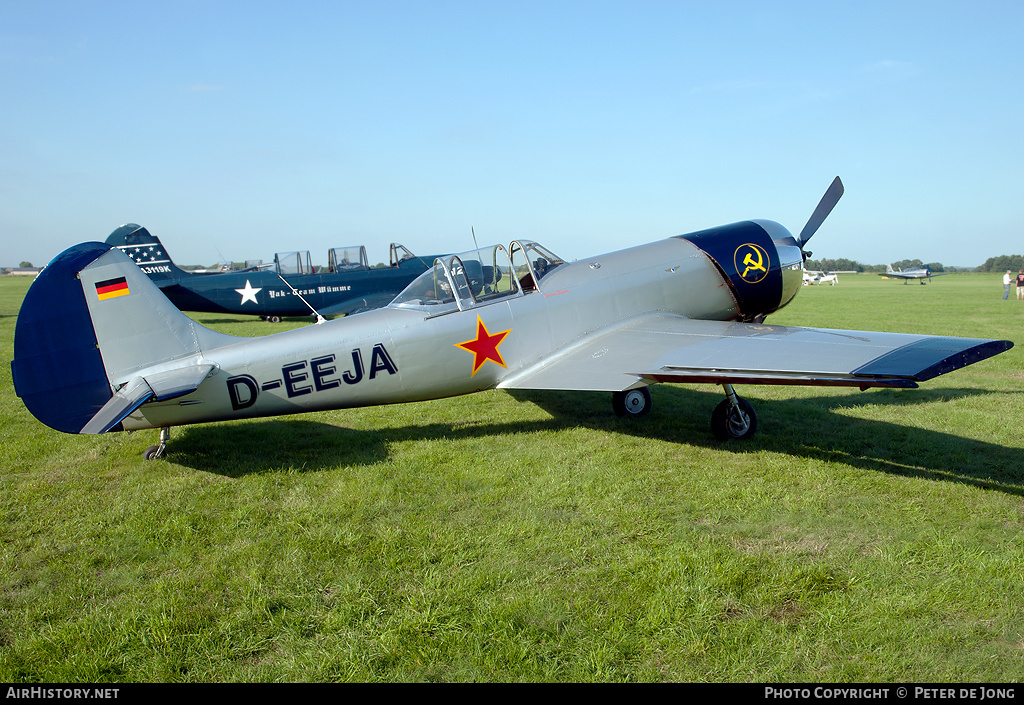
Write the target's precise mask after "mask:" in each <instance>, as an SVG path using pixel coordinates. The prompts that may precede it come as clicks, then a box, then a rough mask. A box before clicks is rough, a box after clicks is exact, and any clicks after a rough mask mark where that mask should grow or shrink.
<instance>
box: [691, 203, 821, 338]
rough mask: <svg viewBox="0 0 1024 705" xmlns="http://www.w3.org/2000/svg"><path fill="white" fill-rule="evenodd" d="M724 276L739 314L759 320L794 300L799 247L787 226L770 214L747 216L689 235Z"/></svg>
mask: <svg viewBox="0 0 1024 705" xmlns="http://www.w3.org/2000/svg"><path fill="white" fill-rule="evenodd" d="M677 237H679V238H681V239H683V240H688V241H690V242H691V243H693V244H694V245H696V246H697V247H698V248H700V250H701V251H702V252H704V254H706V255H707V256H708V257H709V258H710V259H711V261H712V262H714V264H715V266H716V267H717V268H718V270H719V272H720V273H721V275H722V278H723V279H725V281H726V282H728V284H729V286H730V288H731V289H732V292H733V295H734V296H735V297H736V302H737V304H738V306H739V314H738V315H737V319H738V320H741V321H755V320H757V321H760V320H763V319H764V317H765V316H767V315H768V314H769V313H773V312H775V311H778V310H779V309H780V308H782V307H783V306H785V305H786V304H788V303H789V302H790V301H792V299H793V297H794V296H796V292H797V291H799V290H800V285H801V283H802V282H803V273H802V264H803V253H802V252H801V250H800V247H799V245H797V242H796V239H795V238H794V237H793V236H792V235H791V234H790V232H789V231H788V230H786V228H784V227H783V226H781V225H779V224H778V223H776V222H774V221H771V220H746V221H743V222H739V223H733V224H731V225H721V226H719V227H716V228H710V229H708V230H701V231H699V232H695V233H689V234H687V235H679V236H677Z"/></svg>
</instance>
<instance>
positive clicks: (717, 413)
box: [711, 397, 757, 441]
mask: <svg viewBox="0 0 1024 705" xmlns="http://www.w3.org/2000/svg"><path fill="white" fill-rule="evenodd" d="M711 430H712V431H713V432H714V434H715V438H717V439H718V440H720V441H728V440H731V439H737V440H745V439H747V438H750V437H751V436H753V435H754V431H756V430H757V414H755V413H754V407H753V406H751V404H750V402H749V401H747V400H746V399H743V398H741V397H736V403H733V402H732V400H730V399H723V400H722V402H721V403H720V404H719V405H718V406H716V407H715V410H714V411H713V412H712V413H711Z"/></svg>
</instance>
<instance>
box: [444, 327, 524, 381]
mask: <svg viewBox="0 0 1024 705" xmlns="http://www.w3.org/2000/svg"><path fill="white" fill-rule="evenodd" d="M511 332H512V329H511V328H509V329H508V330H503V331H502V332H500V333H495V334H494V335H491V334H490V333H488V332H487V326H485V325H484V322H483V321H482V320H480V316H477V317H476V339H475V340H467V341H466V342H464V343H455V347H457V348H462V349H463V350H468V351H469V352H471V353H473V374H471V375H470V377H473V376H475V375H476V373H477V370H479V369H480V368H481V367H482V366H483V364H484V363H485V362H487V361H488V360H490V361H491V362H494V363H497V364H499V365H501V366H502V367H504V368H505V369H508V365H506V364H505V360H503V359H502V357H501V353H500V352H498V346H499V345H501V341H503V340H504V339H505V336H506V335H508V334H509V333H511Z"/></svg>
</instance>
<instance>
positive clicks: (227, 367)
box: [12, 177, 1013, 459]
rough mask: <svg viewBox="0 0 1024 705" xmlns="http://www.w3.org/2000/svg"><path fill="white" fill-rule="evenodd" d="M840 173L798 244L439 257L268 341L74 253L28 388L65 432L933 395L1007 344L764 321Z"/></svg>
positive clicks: (62, 273)
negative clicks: (587, 403) (750, 398)
mask: <svg viewBox="0 0 1024 705" xmlns="http://www.w3.org/2000/svg"><path fill="white" fill-rule="evenodd" d="M842 192H843V186H842V182H841V181H840V180H839V178H838V177H837V178H836V180H835V181H834V182H833V183H832V185H831V186H830V187H829V189H828V190H827V191H826V193H825V195H824V197H823V198H822V200H821V202H820V203H819V204H818V207H817V208H816V209H815V211H814V213H813V214H812V216H811V218H810V220H809V221H808V223H807V225H806V226H805V227H804V229H803V230H802V231H801V233H800V235H799V236H798V237H793V236H792V235H791V234H790V233H789V231H788V230H786V229H785V228H784V227H783V226H781V225H779V224H778V223H775V222H772V221H767V220H751V221H744V222H739V223H734V224H731V225H724V226H720V227H715V228H711V229H709V230H702V231H699V232H694V233H690V234H688V235H680V236H676V237H669V238H667V239H664V240H660V241H657V242H653V243H650V244H646V245H640V246H637V247H631V248H629V249H624V250H620V251H618V252H612V253H610V254H605V255H600V256H597V257H589V258H587V259H583V260H579V261H576V262H572V263H567V262H564V261H563V260H561V259H560V258H558V257H557V256H555V255H554V254H552V253H551V252H550V251H549V250H547V249H545V248H544V247H542V246H541V245H539V244H537V243H535V242H530V241H515V242H512V243H511V244H510V246H509V248H508V249H507V250H506V249H505V248H504V247H502V246H501V245H495V246H492V247H486V248H482V249H478V250H474V251H471V252H468V253H464V254H458V255H449V256H446V257H443V258H439V259H437V260H436V261H435V262H434V264H433V266H432V267H431V268H430V269H428V270H426V271H425V272H423V273H422V274H421V275H420V276H419V277H417V278H416V280H415V281H413V282H412V283H411V284H410V285H409V286H408V287H407V288H406V289H405V290H404V291H403V292H402V293H401V294H399V295H398V296H397V297H396V298H395V299H394V301H392V302H391V303H390V304H388V305H387V306H386V307H384V308H379V309H376V310H372V311H367V312H365V313H360V314H357V315H354V316H348V317H345V318H341V319H335V320H332V321H327V322H323V323H318V324H316V325H309V326H305V327H303V328H299V329H296V330H290V331H286V332H282V333H277V334H274V335H268V336H265V337H259V338H240V337H234V336H230V335H225V334H222V333H218V332H214V331H212V330H210V329H208V328H205V327H203V326H201V325H199V324H197V323H196V322H194V321H192V320H191V319H189V318H188V317H186V316H185V315H184V314H182V313H180V312H179V311H178V310H177V309H176V308H174V306H173V305H172V304H171V303H170V302H169V301H168V300H167V298H166V297H165V296H163V295H162V294H161V293H160V290H159V289H158V288H157V287H156V286H154V285H153V283H152V282H151V281H150V280H149V279H148V278H147V277H146V275H145V274H143V273H142V272H141V271H140V270H139V268H138V267H137V266H136V265H135V264H134V263H133V262H132V260H130V259H129V258H128V257H127V256H126V255H125V254H124V253H123V252H121V251H120V250H119V249H117V248H116V247H113V248H112V247H111V246H109V245H106V244H101V243H84V244H80V245H76V246H74V247H71V248H69V249H68V250H66V251H64V252H63V253H61V254H60V255H58V256H57V257H56V258H55V259H54V260H53V261H52V262H51V263H50V264H49V265H48V266H47V267H46V268H45V269H44V270H43V271H42V273H41V274H40V275H39V276H38V278H37V279H36V280H35V282H34V284H33V285H32V287H31V288H30V289H29V291H28V294H27V295H26V297H25V301H24V303H23V305H22V308H21V312H20V314H19V316H18V321H17V326H16V331H15V341H14V361H13V362H12V369H13V376H14V384H15V388H16V390H17V393H18V395H19V396H20V397H21V398H22V400H23V401H24V403H25V405H26V406H27V407H28V409H29V410H30V411H31V412H32V414H34V415H35V416H36V418H38V419H39V420H40V421H42V422H43V423H45V424H46V425H48V426H50V427H52V428H54V429H57V430H59V431H64V432H67V433H105V432H108V431H120V430H127V431H132V430H137V429H147V428H152V429H160V438H159V444H158V445H155V446H151V447H150V448H149V449H147V451H146V453H145V457H147V458H150V459H152V458H158V457H163V456H164V454H165V453H166V443H167V441H168V439H169V436H170V434H169V429H170V427H172V426H178V425H183V424H196V423H205V422H211V421H222V420H228V419H241V418H252V417H266V416H277V415H283V414H295V413H301V412H306V411H315V410H325V409H342V408H347V407H358V406H369V405H376V404H392V403H397V402H412V401H422V400H427V399H438V398H443V397H451V396H455V395H459V394H469V393H471V392H478V391H482V390H486V389H494V388H498V389H527V390H537V389H545V390H550V389H558V390H583V391H602V392H610V393H611V395H612V401H613V406H614V408H615V411H616V412H617V413H619V414H620V415H630V416H640V415H642V414H645V413H646V412H647V411H648V410H649V409H650V406H651V395H650V392H649V390H648V387H649V385H652V384H655V383H661V382H678V383H696V382H700V383H713V384H718V385H721V386H722V388H723V389H724V391H725V399H724V400H723V401H722V402H721V403H720V404H719V405H718V406H717V407H716V408H715V410H714V412H713V413H712V415H711V421H712V430H713V432H714V434H715V435H716V436H717V437H718V438H721V439H736V438H748V437H750V436H751V435H752V434H753V433H754V430H755V428H756V426H757V421H756V417H755V414H754V409H753V407H752V406H751V405H750V403H749V402H747V401H746V400H745V399H742V398H740V397H739V396H737V394H736V392H735V390H734V388H733V386H734V385H737V384H801V385H846V386H854V387H860V388H862V389H866V388H869V387H916V386H917V383H918V382H922V381H924V380H928V379H931V378H933V377H936V376H937V375H941V374H945V373H947V372H950V371H952V370H955V369H958V368H960V367H963V366H965V365H969V364H972V363H975V362H978V361H980V360H983V359H985V358H988V357H991V356H993V355H996V354H998V353H1001V352H1003V351H1005V350H1008V349H1009V348H1011V347H1012V345H1013V344H1012V343H1011V342H1010V341H1006V340H982V339H971V338H950V337H940V336H928V335H907V334H896V333H876V332H863V331H848V330H828V329H815V328H799V327H791V326H775V325H765V323H764V318H765V316H766V315H768V314H771V313H772V312H774V311H777V310H778V309H780V308H781V307H783V306H785V305H786V304H787V303H789V301H790V300H792V299H793V297H794V296H795V295H796V293H797V292H798V291H799V290H800V288H801V281H802V275H801V264H802V262H803V259H804V257H805V254H804V252H803V247H804V245H805V244H806V243H807V241H808V240H809V239H810V237H811V236H812V235H813V234H814V233H815V231H816V230H817V229H818V227H819V226H820V225H821V223H822V222H823V221H824V219H825V218H826V217H827V215H828V214H829V213H830V212H831V210H832V208H833V207H834V205H835V204H836V202H837V201H838V200H839V197H840V196H841V195H842Z"/></svg>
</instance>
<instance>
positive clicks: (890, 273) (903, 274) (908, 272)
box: [878, 264, 945, 284]
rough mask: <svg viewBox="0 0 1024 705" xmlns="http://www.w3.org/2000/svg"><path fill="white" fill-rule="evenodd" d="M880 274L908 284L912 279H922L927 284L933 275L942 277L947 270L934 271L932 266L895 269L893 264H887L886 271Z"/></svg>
mask: <svg viewBox="0 0 1024 705" xmlns="http://www.w3.org/2000/svg"><path fill="white" fill-rule="evenodd" d="M878 274H879V275H880V276H883V277H885V278H887V279H888V278H890V277H891V278H893V279H902V280H903V283H904V284H906V283H907V281H908V280H910V279H920V280H921V283H922V284H926V283H927V282H928V280H929V279H931V278H932V277H941V276H942V275H943V274H945V272H934V273H933V272H932V270H931V267H925V268H924V269H902V268H901V269H893V268H892V265H891V264H887V265H885V273H884V274H882V272H879V273H878Z"/></svg>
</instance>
